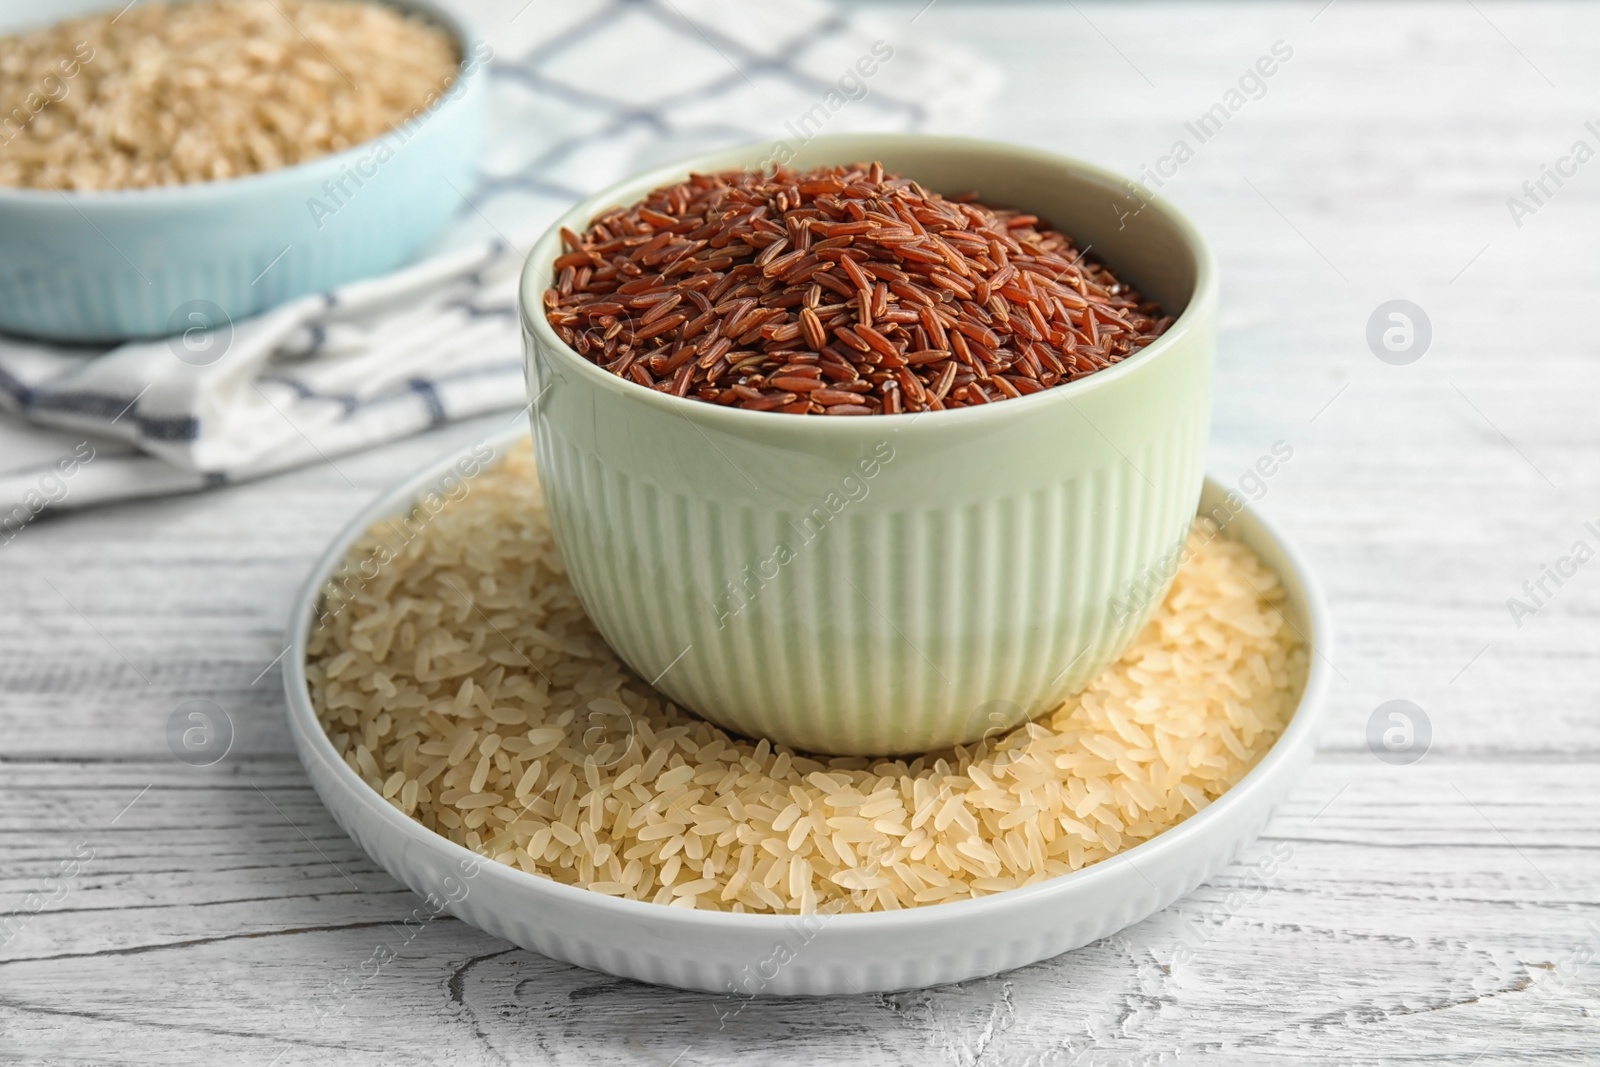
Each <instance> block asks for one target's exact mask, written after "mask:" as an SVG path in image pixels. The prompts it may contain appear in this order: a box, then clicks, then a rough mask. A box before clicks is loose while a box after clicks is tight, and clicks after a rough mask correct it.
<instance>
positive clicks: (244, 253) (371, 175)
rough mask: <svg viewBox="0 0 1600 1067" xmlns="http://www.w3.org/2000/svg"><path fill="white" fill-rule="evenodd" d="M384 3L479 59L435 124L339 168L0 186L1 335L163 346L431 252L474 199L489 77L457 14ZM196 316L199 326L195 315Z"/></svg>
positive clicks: (369, 149) (408, 129) (368, 147)
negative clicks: (54, 186) (60, 187)
mask: <svg viewBox="0 0 1600 1067" xmlns="http://www.w3.org/2000/svg"><path fill="white" fill-rule="evenodd" d="M390 2H391V3H394V4H395V6H398V7H401V8H404V9H406V10H411V11H417V12H420V13H423V14H425V15H427V16H428V17H430V18H433V19H435V20H437V21H438V22H440V23H441V24H442V25H445V26H447V27H449V28H451V29H452V31H454V32H455V34H456V36H457V38H458V40H459V41H460V42H461V43H462V47H463V49H464V51H466V52H467V56H468V58H469V59H471V61H472V65H471V67H470V68H469V69H468V70H467V71H466V72H465V73H462V74H460V78H459V84H460V88H459V89H458V90H456V91H454V92H452V93H450V94H449V95H448V96H447V97H446V98H445V99H444V100H443V102H442V103H440V104H439V105H438V107H437V108H436V109H435V110H433V111H431V112H428V113H426V114H424V115H422V116H420V117H419V118H417V119H415V120H413V121H412V122H410V123H409V124H407V125H406V126H404V127H402V128H400V129H398V130H393V131H390V133H388V134H385V135H384V137H382V138H379V139H378V140H375V141H370V142H367V143H365V144H362V145H357V146H355V147H354V148H351V149H348V150H346V151H344V152H340V153H338V154H336V155H332V156H326V157H324V158H322V159H318V160H313V161H311V162H309V163H302V164H298V165H295V166H291V167H285V168H283V169H281V170H275V171H268V172H266V173H263V174H255V175H249V176H246V177H242V178H235V179H229V180H224V181H217V182H201V183H195V184H191V185H180V186H163V187H159V188H153V189H126V190H107V191H89V192H64V193H58V192H54V191H51V190H35V189H4V188H0V330H4V331H7V332H12V333H19V334H25V335H28V336H33V337H42V338H49V339H52V340H63V341H84V342H90V341H113V340H120V339H125V338H133V337H158V336H162V335H166V334H170V333H175V332H179V331H182V330H183V329H186V328H188V327H190V326H191V325H194V324H196V323H197V322H201V321H204V323H205V324H207V325H214V324H215V321H216V312H215V310H214V309H211V308H201V307H200V305H202V304H204V305H214V306H215V308H219V309H221V311H222V313H223V314H224V315H225V316H226V317H227V318H229V319H231V320H233V321H238V320H239V319H242V318H245V317H247V316H249V315H253V314H256V313H257V312H260V311H264V310H266V309H268V308H271V307H274V306H276V305H278V304H281V303H283V302H285V301H287V300H290V299H293V298H294V297H297V296H302V295H304V294H306V293H312V292H321V291H325V290H329V289H333V288H336V287H337V286H339V285H342V284H344V283H346V282H349V281H354V280H357V279H360V278H367V277H372V276H375V275H379V274H384V273H387V272H389V271H392V270H394V269H396V268H397V267H400V266H403V265H404V264H406V263H408V262H410V261H411V260H413V259H415V258H416V257H417V256H418V255H419V254H420V253H422V252H423V251H425V250H426V249H427V247H428V246H429V244H431V243H432V242H433V241H434V240H435V239H436V238H437V237H438V236H439V234H440V233H441V232H442V231H443V230H444V228H445V226H446V225H447V224H448V223H449V221H450V219H451V218H452V217H453V216H454V215H455V213H456V212H457V211H459V210H460V209H461V207H462V200H461V196H462V194H463V193H465V192H467V191H469V190H470V189H471V187H472V183H473V180H474V171H475V162H476V160H477V156H478V147H479V145H480V143H481V141H482V136H483V126H484V121H485V117H486V114H487V105H488V85H487V73H488V72H487V69H486V68H485V65H484V62H483V59H482V57H481V56H474V55H473V54H472V53H471V52H470V49H471V48H472V47H473V40H472V37H471V35H470V34H469V32H468V31H467V30H466V29H465V27H464V26H463V25H462V24H461V23H460V21H459V19H458V18H457V17H456V16H455V15H452V14H449V13H448V12H446V11H445V10H444V9H442V8H438V7H436V6H434V5H433V4H431V3H428V2H426V0H390ZM111 6H112V7H120V6H121V5H120V4H113V5H111ZM380 144H381V145H385V146H386V147H387V151H383V150H380V148H379V145H380ZM458 190H460V192H458ZM193 309H199V310H200V313H201V315H202V316H203V320H202V319H190V318H189V317H188V312H189V311H190V310H193Z"/></svg>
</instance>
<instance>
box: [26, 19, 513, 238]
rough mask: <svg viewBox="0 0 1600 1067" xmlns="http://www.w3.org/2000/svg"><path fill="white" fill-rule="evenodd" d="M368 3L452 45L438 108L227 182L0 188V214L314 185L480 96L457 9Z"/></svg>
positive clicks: (466, 22)
mask: <svg viewBox="0 0 1600 1067" xmlns="http://www.w3.org/2000/svg"><path fill="white" fill-rule="evenodd" d="M372 2H374V3H379V4H382V5H384V6H385V7H392V8H398V9H400V10H401V11H405V12H407V13H410V14H419V15H422V16H423V17H425V18H427V19H428V20H429V21H431V22H433V23H434V24H435V25H437V26H439V27H441V28H442V29H444V30H446V31H447V32H448V33H449V34H450V37H451V39H452V40H453V41H455V44H456V50H457V51H458V52H459V53H460V59H458V60H457V61H456V64H455V72H456V76H455V78H454V79H453V80H452V81H451V82H450V86H449V88H447V89H445V90H444V91H443V92H441V93H440V94H439V103H438V105H437V107H436V109H435V110H434V111H432V112H428V111H427V110H426V109H424V113H423V114H421V115H418V116H417V117H415V118H411V119H407V120H405V121H404V122H400V123H397V124H396V125H394V126H391V127H389V128H388V129H387V130H384V131H383V132H382V133H380V134H378V135H377V136H376V137H369V138H368V139H367V140H365V141H362V142H360V143H359V144H353V145H351V146H350V147H349V148H342V149H340V150H339V151H337V152H334V153H331V154H329V155H325V156H318V157H316V158H315V159H307V160H304V161H302V162H299V163H291V164H289V165H288V166H284V167H274V168H273V169H271V170H263V171H256V172H254V173H251V174H239V175H235V176H233V177H230V178H211V179H207V180H205V181H193V182H179V183H177V184H175V185H145V186H137V187H134V188H126V189H35V188H33V187H31V186H16V185H0V208H8V207H16V208H22V209H25V210H35V211H36V210H41V209H44V208H45V207H46V205H54V204H56V203H58V202H61V201H65V203H67V204H68V205H71V206H72V207H73V208H74V209H75V210H76V209H80V208H83V207H95V208H99V207H108V208H116V207H121V206H133V207H157V206H162V207H165V206H172V204H173V203H174V202H175V201H188V202H190V203H193V202H203V201H207V200H218V199H223V198H226V197H228V196H231V195H234V194H236V193H237V194H240V195H246V194H249V193H251V192H255V191H258V190H261V189H264V188H265V187H267V186H269V185H271V184H272V183H274V182H277V183H278V184H289V183H291V182H294V181H297V180H310V181H313V182H315V181H316V180H317V179H318V178H320V177H321V176H322V172H324V171H327V172H332V173H337V172H338V170H339V169H340V167H341V166H342V165H345V164H349V163H353V162H355V161H356V160H358V159H360V158H361V157H362V156H364V155H366V154H367V153H368V152H370V151H372V146H373V145H375V144H377V143H378V142H379V141H382V140H384V139H385V138H388V137H391V136H393V135H394V134H396V133H399V132H401V131H410V136H408V137H407V140H408V141H409V140H410V137H411V136H415V135H416V133H417V132H419V131H421V130H422V129H423V128H424V127H426V126H427V125H428V124H429V123H431V122H433V121H435V120H436V119H438V118H439V117H440V116H441V115H442V114H444V113H446V112H451V113H453V112H455V111H459V110H461V108H462V107H463V106H464V104H465V101H466V100H467V98H468V97H471V96H473V95H474V94H475V93H477V92H478V91H479V90H478V86H479V84H480V83H481V82H482V81H483V80H484V78H485V77H486V75H487V71H488V66H489V60H481V61H479V60H476V59H474V57H473V53H472V47H473V42H474V41H475V40H476V41H478V42H482V41H483V37H482V35H481V34H478V33H477V32H475V31H476V27H475V24H474V23H473V21H472V20H471V19H470V18H469V17H468V16H467V15H466V13H465V12H464V11H463V10H462V9H461V8H460V6H459V5H455V4H450V3H448V2H446V0H372ZM116 6H117V4H116V3H115V2H112V0H107V2H106V5H105V9H107V10H109V9H110V8H114V7H116ZM93 14H94V12H92V11H90V12H84V13H83V14H82V15H74V16H72V17H73V18H81V17H86V16H89V15H93ZM62 21H67V20H63V19H56V20H55V21H54V22H50V23H45V24H44V26H52V25H56V24H58V23H60V22H62ZM491 58H492V52H491ZM469 60H471V61H472V62H471V63H470V66H467V67H466V69H463V65H464V64H467V63H468V61H469ZM402 147H403V146H402ZM368 180H370V179H368ZM180 206H187V204H182V205H180Z"/></svg>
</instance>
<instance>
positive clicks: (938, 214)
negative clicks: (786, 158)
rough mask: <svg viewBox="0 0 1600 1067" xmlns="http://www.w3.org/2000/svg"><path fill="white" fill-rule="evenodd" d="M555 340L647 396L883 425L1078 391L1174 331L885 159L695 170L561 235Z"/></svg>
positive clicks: (1018, 229)
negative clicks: (877, 420)
mask: <svg viewBox="0 0 1600 1067" xmlns="http://www.w3.org/2000/svg"><path fill="white" fill-rule="evenodd" d="M561 236H562V245H563V248H564V251H563V253H562V255H560V256H558V257H557V258H556V260H555V264H554V266H555V269H556V284H555V285H554V286H553V287H551V288H550V289H548V290H546V291H545V294H544V305H545V314H546V317H547V318H548V319H549V322H550V325H551V327H552V328H553V329H554V330H555V331H556V333H557V334H558V335H559V336H560V337H561V339H562V340H563V341H565V342H566V343H567V344H568V345H570V346H572V348H574V349H575V350H576V351H577V352H578V353H579V354H580V355H582V356H583V357H584V358H586V359H588V360H590V361H591V362H593V363H595V364H597V365H598V366H600V367H603V368H605V369H606V370H608V371H610V372H611V373H613V374H616V375H618V376H620V377H626V378H629V379H631V380H632V381H635V382H637V383H638V384H640V385H643V386H646V387H648V388H651V389H656V390H658V391H660V392H666V393H673V394H676V395H678V396H686V397H690V398H692V399H696V400H703V401H707V402H710V403H714V404H725V405H731V406H734V407H741V408H746V409H748V410H752V411H780V412H785V413H793V414H804V415H865V414H871V415H880V414H897V413H900V412H903V411H905V412H916V411H929V410H932V411H940V410H944V409H947V408H956V407H966V406H970V405H973V404H987V403H992V402H994V401H998V400H1008V399H1012V398H1016V397H1021V396H1027V395H1030V394H1032V393H1037V392H1040V391H1041V390H1044V389H1049V388H1051V387H1053V386H1057V385H1061V384H1063V383H1064V382H1069V381H1076V380H1077V379H1079V378H1082V377H1084V376H1086V375H1089V374H1093V373H1094V372H1095V371H1097V370H1102V369H1104V368H1106V367H1109V366H1111V365H1112V364H1114V363H1117V362H1119V361H1121V360H1123V359H1126V358H1127V357H1128V356H1129V355H1131V354H1133V353H1134V352H1136V351H1138V350H1139V349H1140V348H1143V347H1144V346H1145V345H1147V344H1149V343H1150V342H1151V341H1153V340H1155V339H1156V338H1157V337H1159V336H1160V335H1161V334H1162V332H1164V331H1165V330H1166V329H1167V327H1169V326H1170V325H1171V324H1172V321H1173V320H1172V317H1171V316H1169V315H1163V314H1162V313H1161V309H1160V308H1158V307H1157V306H1156V305H1155V304H1153V303H1151V302H1150V301H1148V300H1146V299H1145V298H1144V297H1142V296H1141V295H1140V294H1139V293H1138V292H1137V291H1135V290H1134V289H1133V288H1132V287H1130V286H1128V285H1125V284H1123V283H1121V282H1119V281H1118V280H1117V279H1116V278H1115V277H1114V276H1113V275H1112V274H1111V272H1110V271H1109V270H1108V269H1107V268H1106V267H1105V266H1104V265H1103V264H1101V263H1099V262H1098V261H1096V260H1094V259H1092V258H1089V257H1087V256H1085V255H1084V253H1083V252H1082V251H1079V249H1078V248H1077V246H1076V245H1075V244H1074V243H1073V241H1072V239H1071V238H1070V237H1068V236H1067V235H1066V234H1063V233H1060V232H1058V231H1056V230H1052V229H1049V228H1048V227H1044V226H1042V224H1041V223H1040V221H1039V219H1038V218H1037V217H1036V216H1033V215H1025V214H1021V213H1019V212H1016V211H1011V210H1006V209H999V208H992V207H988V206H985V205H984V204H981V203H979V202H978V201H977V200H976V199H975V198H974V197H973V196H970V195H969V196H962V197H951V198H946V197H943V196H940V195H939V194H937V193H930V192H928V191H926V190H924V189H923V188H922V187H921V186H919V185H918V184H917V183H916V182H914V181H911V180H910V179H907V178H900V177H896V176H893V175H887V174H885V173H884V172H883V166H882V164H879V163H872V164H870V165H869V164H855V165H852V166H848V167H844V166H837V167H820V168H817V169H816V170H811V171H806V172H805V173H799V172H796V171H793V170H789V169H786V168H779V169H778V170H777V171H775V172H774V173H772V174H767V173H766V172H764V171H727V172H723V173H718V174H691V175H690V176H689V178H688V179H687V180H686V181H683V182H679V183H678V184H677V185H670V186H666V187H664V188H661V189H657V190H655V191H654V192H653V193H651V194H650V195H649V196H648V197H646V198H645V199H644V201H643V202H641V203H639V204H635V205H634V206H633V207H631V208H612V209H611V210H609V211H607V212H605V213H604V214H602V215H601V216H600V217H599V218H597V219H596V220H595V221H594V222H593V224H591V225H590V227H589V229H588V230H587V231H585V232H584V233H583V234H582V235H581V236H580V235H579V234H575V233H573V232H572V231H571V230H562V231H561Z"/></svg>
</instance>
